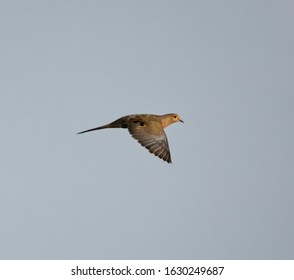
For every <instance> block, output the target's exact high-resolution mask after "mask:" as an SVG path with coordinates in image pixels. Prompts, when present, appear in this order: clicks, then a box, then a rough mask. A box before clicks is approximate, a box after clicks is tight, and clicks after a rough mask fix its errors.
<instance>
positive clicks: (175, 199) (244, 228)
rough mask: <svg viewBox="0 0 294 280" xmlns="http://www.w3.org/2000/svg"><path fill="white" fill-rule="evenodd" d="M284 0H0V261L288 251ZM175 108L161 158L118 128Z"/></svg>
mask: <svg viewBox="0 0 294 280" xmlns="http://www.w3.org/2000/svg"><path fill="white" fill-rule="evenodd" d="M293 14H294V2H293V1H290V0H289V1H283V0H282V1H266V0H264V1H256V0H254V1H233V0H232V1H226V0H225V1H188V0H183V1H180V0H179V1H172V0H170V1H163V0H161V1H155V0H148V1H147V0H145V1H144V0H142V1H135V0H134V1H106V0H105V1H94V0H92V1H65V0H61V1H60V0H58V1H57V0H55V1H34V0H31V1H14V0H12V1H0V32H1V44H0V59H1V60H0V63H1V67H0V71H1V72H0V92H1V93H0V114H1V115H0V125H1V137H0V151H1V156H0V168H1V176H0V221H1V223H0V227H1V230H0V232H1V238H0V258H1V259H293V258H294V242H293V236H294V218H293V213H294V203H293V197H294V190H293V188H294V145H293V143H294V133H293V130H294V126H293V120H294V110H293V106H294V81H293V77H294V71H293V70H294V56H293V50H294V17H293ZM171 112H175V113H178V114H179V115H180V116H181V118H182V119H183V120H184V121H185V123H184V124H182V123H176V124H173V125H172V126H170V127H168V128H167V129H166V134H167V136H168V139H169V145H170V150H171V155H172V160H173V164H167V163H166V162H163V161H162V160H160V159H159V158H157V157H155V156H153V155H151V154H150V153H149V152H148V151H147V150H146V149H144V148H143V147H141V146H140V145H139V144H138V143H136V141H134V139H132V137H131V136H130V135H129V133H128V131H127V130H123V129H112V130H111V129H110V130H101V131H96V132H91V133H87V134H82V135H77V134H76V133H77V132H79V131H81V130H85V129H89V128H92V127H95V126H99V125H103V124H106V123H109V122H111V121H113V120H115V119H117V118H119V117H121V116H124V115H128V114H136V113H149V114H166V113H171Z"/></svg>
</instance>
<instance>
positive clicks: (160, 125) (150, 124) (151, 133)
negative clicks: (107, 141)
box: [78, 114, 183, 163]
mask: <svg viewBox="0 0 294 280" xmlns="http://www.w3.org/2000/svg"><path fill="white" fill-rule="evenodd" d="M175 122H183V121H182V120H181V118H180V116H179V115H177V114H166V115H162V116H160V115H147V114H140V115H128V116H124V117H122V118H119V119H117V120H115V121H114V122H112V123H110V124H106V125H102V126H99V127H95V128H92V129H88V130H85V131H81V132H79V133H78V134H82V133H85V132H89V131H93V130H98V129H104V128H127V129H128V130H129V132H130V134H131V135H132V136H133V137H134V138H135V139H136V140H137V141H138V142H139V143H140V144H141V145H142V146H143V147H145V148H146V149H148V150H149V152H150V153H152V154H154V155H155V156H158V157H159V158H161V159H162V160H164V161H167V162H168V163H171V156H170V151H169V146H168V141H167V137H166V134H165V132H164V129H165V128H166V127H167V126H169V125H170V124H172V123H175Z"/></svg>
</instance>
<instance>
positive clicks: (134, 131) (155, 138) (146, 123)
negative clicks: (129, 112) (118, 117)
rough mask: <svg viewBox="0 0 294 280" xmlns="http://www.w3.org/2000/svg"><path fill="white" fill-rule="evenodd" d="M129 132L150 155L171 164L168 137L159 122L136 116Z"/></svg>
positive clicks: (131, 121)
mask: <svg viewBox="0 0 294 280" xmlns="http://www.w3.org/2000/svg"><path fill="white" fill-rule="evenodd" d="M128 130H129V132H130V134H131V135H132V136H133V137H134V138H135V139H136V140H138V142H139V143H140V144H141V145H142V146H143V147H145V148H146V149H148V150H149V152H150V153H152V154H154V155H156V156H158V157H159V158H161V159H163V160H164V161H167V162H168V163H171V155H170V151H169V146H168V141H167V137H166V134H165V132H164V130H163V128H162V125H161V123H160V122H159V121H157V120H152V119H148V117H140V116H135V117H132V118H130V120H129V122H128Z"/></svg>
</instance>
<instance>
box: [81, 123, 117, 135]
mask: <svg viewBox="0 0 294 280" xmlns="http://www.w3.org/2000/svg"><path fill="white" fill-rule="evenodd" d="M104 128H111V126H109V125H108V124H107V125H102V126H98V127H95V128H91V129H87V130H84V131H81V132H78V134H83V133H86V132H90V131H94V130H99V129H104Z"/></svg>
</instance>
